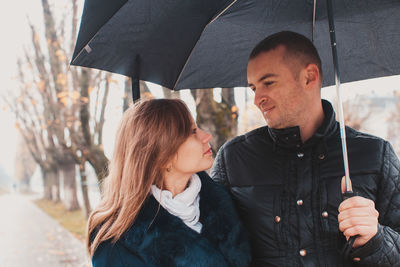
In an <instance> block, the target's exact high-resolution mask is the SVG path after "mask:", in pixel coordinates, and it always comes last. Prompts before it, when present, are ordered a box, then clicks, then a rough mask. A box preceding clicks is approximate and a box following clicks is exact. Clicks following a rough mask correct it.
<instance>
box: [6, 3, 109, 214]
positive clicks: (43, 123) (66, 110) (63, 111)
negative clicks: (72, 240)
mask: <svg viewBox="0 0 400 267" xmlns="http://www.w3.org/2000/svg"><path fill="white" fill-rule="evenodd" d="M69 7H70V8H71V11H72V13H70V14H71V15H69V16H70V19H71V24H72V27H66V26H65V19H66V18H69V17H68V16H65V17H63V18H62V20H61V23H59V25H60V26H59V27H57V24H56V20H55V16H54V14H53V13H52V10H51V7H50V4H49V2H48V0H42V10H43V16H44V33H45V42H42V41H41V40H42V37H41V36H39V34H38V33H37V31H36V29H35V27H34V25H32V24H31V23H30V27H31V33H32V47H31V48H29V49H26V52H25V57H24V59H23V60H21V61H20V62H21V63H20V64H19V77H18V80H19V82H20V84H21V90H20V95H19V96H15V97H14V98H13V97H11V96H9V97H8V102H9V106H13V107H15V108H13V111H14V113H15V115H16V118H17V121H18V125H19V128H20V129H21V132H22V135H23V137H24V140H25V141H26V143H27V146H28V147H29V148H30V151H31V154H32V156H33V157H34V159H35V161H36V162H37V163H38V164H39V166H40V167H41V170H42V173H43V179H44V180H45V181H51V182H48V183H50V184H51V188H52V190H51V191H52V192H53V195H54V192H55V194H56V195H58V196H59V190H57V189H54V188H57V185H59V177H60V175H61V177H62V178H63V181H64V183H63V184H64V192H65V199H64V203H65V206H66V207H67V208H68V209H71V210H72V209H76V208H78V207H79V206H78V201H77V185H76V169H77V168H76V166H79V170H80V173H81V177H86V176H85V175H84V176H82V171H83V172H84V169H85V168H84V167H83V166H84V165H85V162H89V163H90V164H91V166H93V168H94V170H95V172H96V175H97V178H98V180H99V182H101V180H102V179H103V178H104V177H105V176H106V175H107V165H108V159H107V157H106V156H105V154H104V151H103V145H102V139H103V132H102V131H103V126H104V122H105V118H104V114H105V109H106V106H107V97H108V93H109V90H110V85H111V84H112V83H113V82H114V80H113V79H112V76H111V74H106V73H102V72H99V71H94V70H90V69H85V68H76V67H72V68H70V66H69V60H68V59H69V58H70V57H71V55H72V50H73V47H74V44H75V36H76V30H77V0H72V1H71V2H69ZM68 29H71V32H70V36H71V38H68V37H67V36H68V35H66V33H67V30H68ZM67 40H69V41H70V42H69V41H67ZM32 103H35V105H32ZM48 177H50V178H48ZM83 179H85V178H83ZM81 188H82V192H83V199H84V200H85V201H84V202H85V203H84V205H85V207H84V209H85V210H86V211H88V212H89V211H90V203H89V202H88V196H87V187H86V183H85V181H82V182H81ZM45 191H46V192H47V191H49V190H48V189H46V190H45ZM45 195H46V196H47V197H49V195H50V193H49V192H47V193H46V194H45ZM58 198H59V197H58ZM52 199H57V197H52ZM86 200H87V201H86Z"/></svg>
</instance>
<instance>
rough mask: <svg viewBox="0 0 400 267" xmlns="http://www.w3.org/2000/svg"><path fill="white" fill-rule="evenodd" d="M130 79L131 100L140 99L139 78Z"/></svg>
mask: <svg viewBox="0 0 400 267" xmlns="http://www.w3.org/2000/svg"><path fill="white" fill-rule="evenodd" d="M131 79H132V100H133V103H135V102H136V101H137V100H139V99H140V83H139V79H136V78H133V77H132V78H131Z"/></svg>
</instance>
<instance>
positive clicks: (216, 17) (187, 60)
mask: <svg viewBox="0 0 400 267" xmlns="http://www.w3.org/2000/svg"><path fill="white" fill-rule="evenodd" d="M236 2H237V0H233V2H232V3H230V4H229V5H228V6H227V7H226V8H224V9H223V10H222V11H221V12H219V13H218V14H217V15H216V16H215V17H214V18H213V19H212V20H211V21H210V22H208V23H207V25H206V26H205V27H204V29H203V31H202V32H201V34H200V36H199V38H198V39H197V41H196V44H195V45H194V46H193V49H192V50H191V51H190V54H189V56H188V57H187V59H186V62H185V64H184V65H183V67H182V70H181V72H180V73H179V76H178V79H176V81H175V84H174V87H173V88H172V90H174V91H175V88H176V85H177V84H178V82H179V80H180V78H181V76H182V73H183V71H184V70H185V68H186V65H187V64H188V62H189V59H190V57H191V56H192V54H193V51H194V49H195V48H196V46H197V44H198V42H199V40H200V37H201V36H202V35H203V33H204V31H205V30H206V29H207V27H208V25H210V24H211V23H213V22H214V21H215V20H216V19H218V18H219V17H220V16H221V15H222V14H223V13H225V11H227V10H228V9H229V8H230V7H231V6H232V5H233V4H235V3H236Z"/></svg>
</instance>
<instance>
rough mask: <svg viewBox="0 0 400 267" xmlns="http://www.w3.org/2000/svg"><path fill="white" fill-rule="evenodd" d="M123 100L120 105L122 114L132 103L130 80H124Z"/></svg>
mask: <svg viewBox="0 0 400 267" xmlns="http://www.w3.org/2000/svg"><path fill="white" fill-rule="evenodd" d="M124 86H125V87H124V98H123V105H122V112H125V110H127V109H128V108H129V107H130V106H131V105H132V103H133V101H132V80H131V78H125V85H124Z"/></svg>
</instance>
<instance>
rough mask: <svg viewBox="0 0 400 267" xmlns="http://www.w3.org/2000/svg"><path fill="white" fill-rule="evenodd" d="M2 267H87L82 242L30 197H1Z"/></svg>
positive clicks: (0, 239) (16, 195)
mask: <svg viewBox="0 0 400 267" xmlns="http://www.w3.org/2000/svg"><path fill="white" fill-rule="evenodd" d="M0 266H1V267H36V266H38V267H39V266H40V267H87V266H90V265H89V264H88V260H87V256H86V250H85V248H84V245H83V243H82V242H81V241H79V240H78V239H76V238H75V237H74V236H73V235H72V234H70V233H69V232H68V231H67V230H65V229H64V228H63V227H61V225H60V224H59V223H58V222H56V221H55V220H54V219H52V218H51V217H49V216H48V215H47V214H45V213H44V212H43V211H42V210H41V209H39V208H38V207H37V206H36V205H35V204H34V203H32V202H31V201H30V200H29V197H27V196H23V195H18V194H5V195H0Z"/></svg>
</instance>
